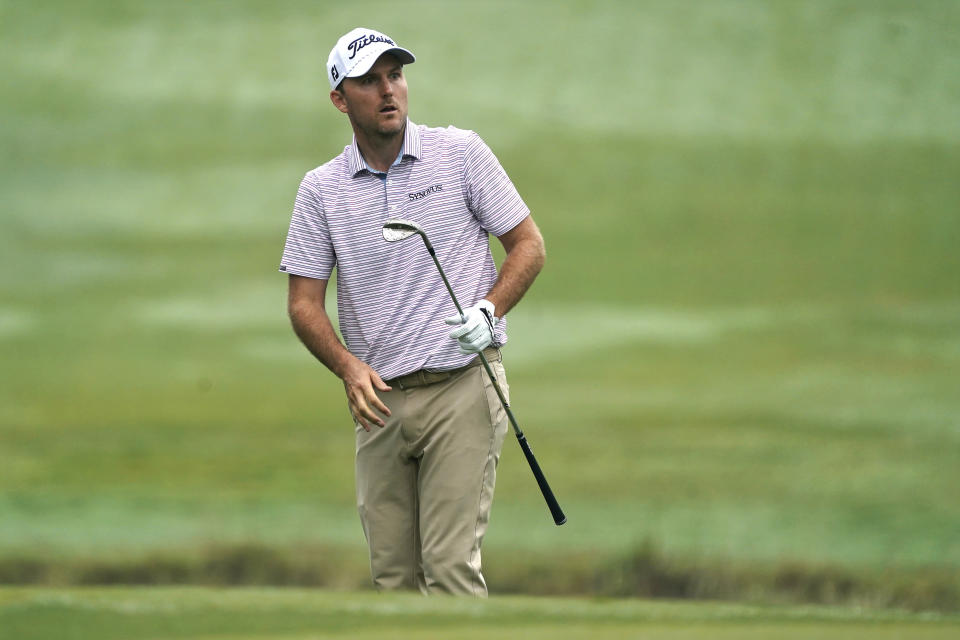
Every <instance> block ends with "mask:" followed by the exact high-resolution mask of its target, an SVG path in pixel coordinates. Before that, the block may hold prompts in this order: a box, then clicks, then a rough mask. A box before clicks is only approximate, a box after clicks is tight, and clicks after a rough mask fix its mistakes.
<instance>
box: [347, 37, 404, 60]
mask: <svg viewBox="0 0 960 640" xmlns="http://www.w3.org/2000/svg"><path fill="white" fill-rule="evenodd" d="M374 42H386V43H387V44H389V45H390V46H396V45H395V44H394V42H393V40H391V39H390V38H386V37H384V36H378V35H374V34H372V33H371V34H368V35H365V36H360V37H359V38H357V39H356V40H354V41H353V42H351V43H350V44H348V45H347V48H348V49H350V58H349V59H350V60H353V59H354V58H355V57H356V55H357V52H358V51H360V49H363V48H364V47H365V46H367V45H368V44H373V43H374Z"/></svg>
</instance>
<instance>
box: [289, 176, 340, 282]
mask: <svg viewBox="0 0 960 640" xmlns="http://www.w3.org/2000/svg"><path fill="white" fill-rule="evenodd" d="M336 264H337V256H336V253H335V252H334V249H333V243H332V242H331V241H330V232H329V229H328V228H327V219H326V216H325V215H324V212H323V200H322V197H321V194H320V189H319V187H318V185H317V184H316V181H315V179H314V178H313V177H312V176H311V175H310V174H309V173H308V174H307V175H306V176H304V178H303V180H302V181H301V182H300V188H299V189H298V190H297V198H296V200H295V201H294V204H293V216H292V218H291V220H290V229H289V231H288V232H287V242H286V245H285V246H284V248H283V257H282V258H281V260H280V271H283V272H285V273H292V274H294V275H298V276H306V277H308V278H317V279H320V280H328V279H329V278H330V273H331V272H332V271H333V267H334V266H336Z"/></svg>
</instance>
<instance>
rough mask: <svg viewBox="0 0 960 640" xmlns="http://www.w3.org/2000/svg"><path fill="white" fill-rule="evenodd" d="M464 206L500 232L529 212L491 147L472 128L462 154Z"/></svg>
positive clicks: (484, 224)
mask: <svg viewBox="0 0 960 640" xmlns="http://www.w3.org/2000/svg"><path fill="white" fill-rule="evenodd" d="M464 188H465V191H466V194H465V195H466V201H467V207H468V208H469V209H470V211H471V212H472V213H473V215H474V216H476V218H477V220H479V221H480V226H482V227H483V228H484V229H485V230H486V231H487V232H488V233H491V234H493V235H495V236H501V235H503V234H504V233H506V232H507V231H510V229H513V228H514V227H515V226H517V225H518V224H520V223H521V222H523V220H524V219H525V218H526V217H527V216H528V215H530V209H529V208H527V205H526V204H525V203H524V201H523V199H522V198H521V197H520V194H519V193H517V189H516V187H514V186H513V182H511V181H510V177H509V176H508V175H507V172H506V171H504V169H503V167H502V166H501V165H500V161H499V160H497V157H496V156H495V155H493V151H491V150H490V147H488V146H487V144H486V143H485V142H484V141H483V140H482V139H481V138H480V136H479V135H477V134H476V133H474V132H472V131H471V132H470V133H469V135H468V137H467V144H466V151H465V154H464Z"/></svg>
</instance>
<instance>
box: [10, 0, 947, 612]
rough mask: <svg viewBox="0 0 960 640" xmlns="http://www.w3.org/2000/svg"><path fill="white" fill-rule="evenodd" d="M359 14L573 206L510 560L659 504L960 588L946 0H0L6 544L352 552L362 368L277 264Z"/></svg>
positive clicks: (545, 312)
mask: <svg viewBox="0 0 960 640" xmlns="http://www.w3.org/2000/svg"><path fill="white" fill-rule="evenodd" d="M371 12H372V13H371ZM372 16H376V20H374V19H373V17H372ZM368 19H369V20H371V22H372V24H371V25H370V26H374V27H377V28H380V29H382V30H384V31H386V32H388V33H390V34H392V35H394V36H395V37H396V38H397V39H398V40H399V41H400V42H401V43H403V44H405V45H407V46H409V47H410V48H411V49H413V50H414V51H415V52H416V53H417V55H418V56H419V58H418V62H417V63H416V64H415V65H413V66H411V67H410V68H409V69H408V70H407V74H408V80H409V83H410V87H411V89H410V90H411V115H412V117H413V118H414V119H415V120H417V121H420V122H425V123H429V124H434V125H440V124H444V125H445V124H447V123H454V124H457V125H458V126H461V127H467V128H473V129H476V130H477V131H479V132H480V133H481V134H482V135H483V136H484V137H485V139H487V140H488V141H489V142H490V144H491V146H492V147H493V148H494V149H495V151H496V152H497V153H498V155H499V157H500V159H501V161H502V162H503V164H504V165H505V166H506V167H507V169H508V171H509V172H510V174H511V176H512V177H513V179H514V181H515V182H516V184H517V185H518V188H519V189H520V191H521V193H522V194H523V196H524V197H525V199H526V200H527V202H528V204H529V205H530V206H531V208H532V209H533V211H534V214H535V216H536V219H537V221H538V223H539V224H540V226H541V228H542V229H543V232H544V235H545V237H546V241H547V247H548V262H547V266H546V269H545V270H544V272H543V274H542V275H541V277H540V278H539V279H538V281H537V283H536V285H535V286H534V288H533V289H532V290H531V292H530V293H529V294H528V296H527V299H526V300H524V302H523V303H522V304H521V305H520V306H519V307H518V308H517V310H516V311H515V312H514V313H511V315H510V326H511V341H510V344H509V345H508V347H507V348H506V350H505V357H506V361H507V366H508V370H509V374H510V380H511V392H512V399H513V404H514V408H515V410H516V413H517V415H518V418H519V419H520V421H521V424H522V425H523V427H524V430H525V431H526V432H527V435H528V437H529V438H530V441H531V444H532V446H533V448H534V450H535V451H536V453H537V455H538V458H539V459H540V462H541V464H542V465H543V467H544V469H545V471H546V473H547V475H548V477H549V479H550V481H551V484H552V485H553V487H554V489H555V491H556V493H557V495H558V497H559V498H560V500H561V502H562V504H563V506H564V508H565V510H566V511H567V514H568V516H569V523H568V524H567V525H565V526H564V527H562V528H555V527H553V526H552V525H551V523H550V520H549V515H548V513H547V511H546V508H545V506H544V505H543V503H542V499H541V497H540V496H539V494H538V492H537V489H536V486H535V484H534V482H533V481H532V478H531V477H530V473H529V470H528V469H527V467H526V465H525V463H524V462H523V459H522V457H521V456H520V455H519V452H518V451H517V448H516V446H515V445H514V444H513V443H512V442H509V441H508V442H507V444H506V446H505V453H504V457H503V460H502V465H501V470H500V478H499V481H498V495H497V500H496V505H495V508H494V513H493V522H492V526H491V529H490V533H489V535H488V538H487V541H486V543H485V553H486V555H485V558H486V563H487V566H488V567H489V570H490V575H491V579H492V585H491V586H492V589H493V590H494V591H495V592H496V591H497V589H498V583H497V580H496V579H495V578H499V579H500V580H501V583H500V584H503V585H509V587H510V588H511V589H519V590H523V589H524V588H525V587H524V585H525V584H526V585H528V586H530V585H534V586H536V585H539V586H537V587H536V588H537V589H539V590H549V585H545V584H544V583H543V581H542V580H538V577H537V575H536V570H539V569H537V568H538V567H541V568H542V567H543V566H545V564H546V563H547V562H548V561H552V562H553V563H554V565H553V566H555V568H556V571H557V572H558V573H557V578H556V580H558V581H560V582H562V576H563V574H564V572H567V573H569V574H570V575H576V576H577V579H576V580H573V579H571V587H570V588H571V590H576V591H581V592H582V591H587V592H590V591H591V590H596V589H598V588H599V587H597V586H596V585H595V584H593V583H591V581H590V576H591V573H590V571H591V570H592V569H593V568H597V569H596V570H597V571H598V572H600V573H602V572H603V571H604V570H606V568H610V567H616V566H618V563H621V562H624V559H625V558H630V557H631V555H632V554H634V553H635V552H636V550H637V549H638V548H642V547H643V545H644V544H645V541H650V542H651V543H652V544H653V545H654V546H655V547H656V548H657V549H658V550H659V551H658V552H659V553H661V554H662V556H663V558H665V559H666V561H668V562H669V563H670V565H671V566H674V565H676V566H678V567H680V568H681V569H683V568H684V567H688V568H689V567H694V568H695V569H696V568H699V569H702V570H703V571H705V572H707V573H708V574H709V573H711V572H713V573H716V574H717V575H720V576H721V577H722V576H724V575H727V574H726V573H725V572H728V571H732V572H733V573H734V574H735V575H736V576H740V577H743V576H753V575H759V576H767V577H769V576H776V575H781V573H782V572H783V571H784V570H785V569H784V568H797V567H801V568H802V567H807V568H808V569H809V573H810V575H811V576H812V578H811V579H816V576H817V575H820V573H821V572H826V573H827V574H830V575H833V574H834V573H836V574H839V575H841V576H847V575H849V576H855V577H858V576H866V577H865V578H863V579H864V580H866V581H867V582H868V583H871V584H873V583H882V582H883V576H887V575H890V576H893V578H891V581H893V582H898V581H905V583H906V584H908V585H912V587H909V588H908V587H904V588H905V589H907V591H911V592H912V593H914V594H920V596H917V597H915V598H913V599H909V598H908V599H907V600H909V601H910V602H911V603H912V604H911V606H914V607H917V608H924V607H925V606H926V607H928V608H929V607H935V608H951V607H952V608H956V607H957V606H960V605H957V602H958V598H960V597H958V596H957V595H956V594H957V593H958V591H960V584H958V582H957V579H956V577H955V576H956V572H957V570H958V569H960V540H958V537H957V535H956V532H957V531H958V528H960V503H958V502H957V500H956V497H955V491H956V487H957V486H958V485H960V464H958V461H960V418H958V416H960V399H958V396H957V393H956V381H957V380H958V379H960V329H958V327H960V279H958V278H957V274H958V273H960V253H958V252H957V251H956V247H957V246H958V244H960V217H958V216H957V215H956V205H957V202H960V186H958V185H960V183H958V181H957V180H956V176H957V175H960V118H958V117H957V115H958V114H960V44H958V41H957V39H956V38H955V37H954V35H953V34H955V33H956V32H957V30H958V29H960V9H958V6H957V5H956V3H952V2H924V3H920V4H916V3H910V2H872V3H861V2H841V1H836V2H834V1H825V0H824V1H820V2H805V3H783V2H773V1H761V0H756V1H752V2H733V1H729V2H687V3H673V2H643V3H633V2H622V3H618V2H604V3H588V2H571V3H563V4H562V6H558V5H556V4H555V3H542V2H528V3H521V4H519V5H517V4H515V3H483V4H478V3H466V2H464V3H445V4H444V5H443V9H442V10H441V9H439V8H438V5H436V4H434V3H429V2H415V3H414V4H413V5H409V4H408V5H405V8H404V10H403V11H402V12H401V11H397V10H396V9H395V7H394V6H393V5H392V4H389V3H373V4H372V5H369V6H368V5H365V10H364V13H363V14H356V13H355V12H353V11H351V10H350V8H349V7H347V6H345V5H342V4H323V3H316V2H293V1H288V2H278V3H273V4H271V6H270V8H269V9H267V8H266V5H262V4H260V3H255V2H234V3H219V2H196V3H189V4H182V5H176V6H170V5H167V4H162V5H145V4H142V3H139V2H109V3H107V2H104V3H97V2H71V3H61V4H56V3H44V4H43V5H42V6H41V5H36V4H31V3H25V2H11V1H8V2H0V77H2V79H3V81H4V91H3V94H2V96H0V460H2V461H3V463H2V465H0V565H3V562H7V561H9V562H13V563H16V562H19V561H21V560H24V559H26V560H28V561H35V560H37V559H38V558H39V559H41V560H42V561H43V562H44V563H46V565H47V567H48V569H50V568H51V567H52V569H50V571H49V572H47V573H44V572H41V573H40V574H38V575H41V576H47V578H48V579H50V580H54V581H55V580H56V579H57V576H60V578H63V577H64V575H69V576H74V577H76V576H78V575H89V574H84V572H83V570H82V569H83V567H87V566H88V564H90V563H92V564H93V565H95V566H99V567H101V568H102V567H106V568H107V569H110V567H111V566H112V565H111V563H113V564H115V565H117V566H119V567H121V568H122V567H125V566H129V565H130V564H131V563H132V564H134V565H136V564H137V563H141V562H142V563H144V564H145V565H149V562H148V561H149V560H150V559H151V558H155V557H158V556H159V557H164V558H168V559H170V560H171V562H174V563H176V562H179V561H180V560H183V561H184V562H188V563H189V562H191V561H193V560H192V559H196V558H200V560H196V562H198V563H201V565H202V562H204V561H205V560H203V559H204V558H208V557H209V554H211V553H212V554H213V556H214V557H216V553H217V552H218V551H216V550H220V549H223V548H227V549H230V548H233V547H240V548H243V547H244V546H245V545H253V546H254V547H255V548H257V549H267V550H270V551H271V552H276V553H279V554H286V555H293V556H296V555H297V554H298V553H301V552H304V553H313V554H318V555H321V556H326V555H330V556H336V557H338V558H342V562H340V563H339V564H336V566H334V567H333V568H332V569H331V568H329V567H327V568H326V569H324V570H325V571H326V570H329V571H332V572H333V575H327V578H328V580H329V583H332V584H342V585H346V586H349V587H354V586H356V585H357V584H358V581H359V582H360V583H362V581H363V580H365V575H364V571H363V568H364V563H365V559H364V553H365V552H364V544H363V539H362V533H361V530H360V527H359V523H358V520H357V516H356V513H355V508H354V506H353V470H352V456H353V435H352V429H351V425H350V422H349V419H348V417H347V412H346V407H345V401H344V398H343V395H342V389H341V386H340V385H339V383H338V382H337V381H336V380H335V379H333V378H332V377H331V376H330V374H328V373H327V372H326V371H324V370H323V369H322V367H321V366H320V365H318V364H316V363H315V362H312V361H311V359H310V357H309V355H308V354H307V353H306V351H305V350H304V349H303V348H302V347H300V346H299V345H298V344H297V343H296V339H295V338H294V336H293V334H292V332H291V331H290V329H289V327H288V324H287V320H286V318H285V309H284V305H285V291H284V287H285V282H284V278H283V276H282V275H281V274H278V273H276V267H277V264H278V260H279V255H280V251H281V249H282V243H283V238H284V234H285V232H286V227H287V224H288V222H289V211H290V207H291V204H292V200H293V196H294V193H295V190H296V186H297V184H298V182H299V179H300V177H301V176H302V174H303V173H304V172H305V171H307V170H309V169H310V168H312V167H314V166H316V165H318V164H320V163H322V162H324V161H325V160H327V159H328V158H329V157H331V156H333V155H334V154H336V153H338V152H339V150H340V149H341V148H342V146H343V145H344V144H346V143H347V142H348V141H349V134H348V130H347V124H346V122H345V120H344V119H343V118H341V117H340V115H339V114H337V113H336V112H335V111H334V110H333V109H332V107H330V106H329V105H328V104H327V98H326V95H325V94H326V90H325V89H324V84H325V83H324V79H323V72H322V63H323V61H324V60H325V59H326V55H327V53H328V47H329V43H330V42H332V41H333V40H334V39H335V38H336V37H337V36H338V35H340V33H341V32H342V31H344V30H346V29H347V28H350V27H352V26H354V25H355V24H359V23H362V22H363V21H365V20H368ZM466 24H468V25H470V29H469V31H466V32H465V31H464V29H463V25H466ZM610 60H616V61H617V63H616V64H610V63H609V61H610ZM211 549H213V550H214V551H209V550H211ZM286 555H285V556H284V557H286ZM304 562H305V564H308V565H309V564H311V563H316V562H319V563H320V564H323V563H324V562H326V560H324V559H323V558H322V557H321V558H320V559H319V560H318V559H317V557H316V556H315V555H310V556H307V557H306V559H305V560H304ZM58 563H62V564H63V565H65V566H68V567H80V569H77V571H76V572H72V573H71V572H67V573H66V574H65V573H59V574H58V573H57V571H56V566H57V565H58ZM3 566H5V565H3ZM324 566H326V565H324ZM338 567H339V568H338ZM731 567H732V568H731ZM0 568H2V567H0ZM114 569H116V567H114ZM111 570H112V569H111ZM678 570H679V569H678ZM518 571H519V573H517V572H518ZM523 571H527V573H528V574H529V575H527V576H526V582H524V575H523ZM338 572H339V573H338ZM106 573H107V574H110V571H107V572H106ZM188 573H189V571H188ZM6 575H8V576H9V575H10V574H9V573H8V574H6ZM100 575H103V574H100ZM325 575H326V574H325ZM931 576H933V577H932V578H931ZM944 576H946V577H944ZM64 579H66V578H64ZM771 580H772V579H768V578H763V579H759V578H758V583H757V584H760V585H767V586H769V585H770V584H772V582H771ZM931 581H932V582H931ZM931 584H932V586H931ZM530 588H531V589H532V588H534V587H533V586H530ZM878 588H879V587H878ZM928 592H929V593H934V594H936V593H941V594H943V593H946V594H947V597H944V598H939V597H937V596H935V595H933V596H930V597H926V596H923V594H925V593H928ZM735 593H736V594H739V595H743V593H744V592H743V591H735ZM951 593H952V594H953V595H952V596H950V594H951ZM754 595H756V594H754ZM781 595H782V594H781ZM738 597H739V596H738ZM771 597H773V598H774V599H776V598H777V597H780V596H778V595H777V594H776V593H774V594H773V595H772V596H771ZM798 597H800V599H802V594H801V595H800V596H798ZM925 598H926V599H925ZM872 602H888V603H889V602H890V600H889V599H887V600H885V599H884V598H882V597H878V598H875V599H874V600H872ZM894 602H900V603H901V604H903V603H904V602H905V600H903V599H901V600H896V599H894ZM924 603H926V604H924ZM951 603H953V604H951Z"/></svg>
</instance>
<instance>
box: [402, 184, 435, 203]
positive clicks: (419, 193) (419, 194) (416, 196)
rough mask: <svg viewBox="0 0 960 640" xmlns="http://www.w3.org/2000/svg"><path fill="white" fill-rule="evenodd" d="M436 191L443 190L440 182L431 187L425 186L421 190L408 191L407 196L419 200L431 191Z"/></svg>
mask: <svg viewBox="0 0 960 640" xmlns="http://www.w3.org/2000/svg"><path fill="white" fill-rule="evenodd" d="M437 191H443V185H442V184H435V185H433V186H432V187H427V188H426V189H424V190H423V191H417V192H415V193H408V194H407V197H408V198H410V199H411V200H419V199H421V198H426V197H427V196H428V195H430V194H431V193H436V192H437Z"/></svg>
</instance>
